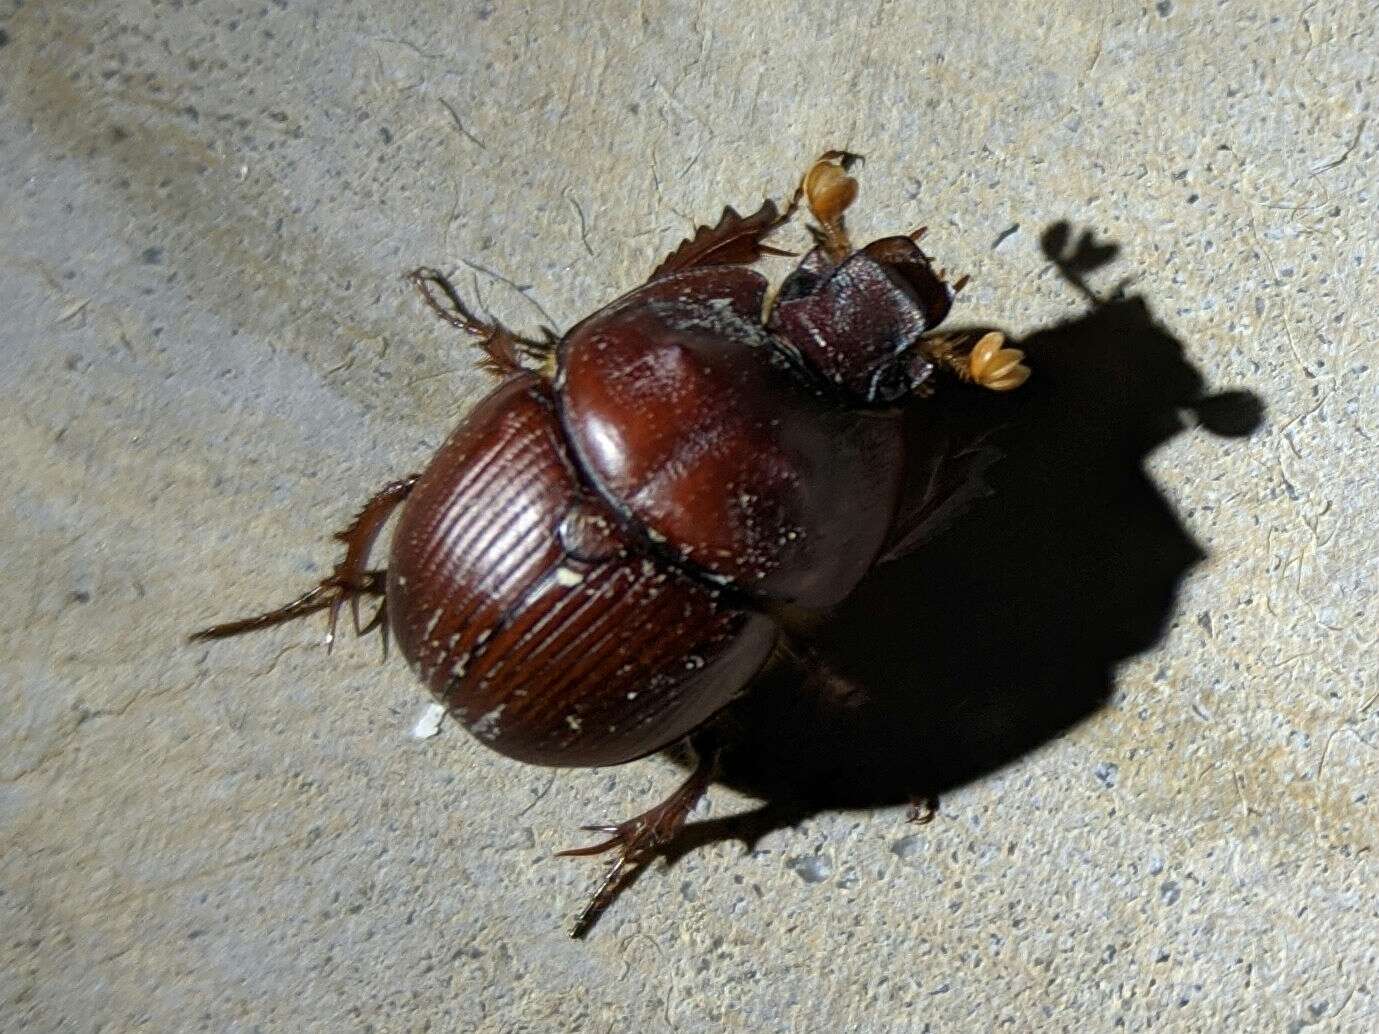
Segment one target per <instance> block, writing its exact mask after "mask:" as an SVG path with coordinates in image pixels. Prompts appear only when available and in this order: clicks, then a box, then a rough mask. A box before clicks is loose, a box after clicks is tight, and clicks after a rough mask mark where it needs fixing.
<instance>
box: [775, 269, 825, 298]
mask: <svg viewBox="0 0 1379 1034" xmlns="http://www.w3.org/2000/svg"><path fill="white" fill-rule="evenodd" d="M819 280H820V277H819V275H818V274H817V273H812V272H810V271H809V270H807V269H797V270H795V272H793V273H791V274H790V275H789V276H788V277H786V278H785V280H784V281H783V282H782V283H781V285H780V290H779V291H777V292H776V301H777V303H780V302H793V301H794V300H795V299H796V298H803V297H804V296H805V295H807V294H813V293H814V289H815V288H816V287H818V286H819Z"/></svg>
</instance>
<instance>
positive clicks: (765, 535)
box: [192, 151, 1029, 936]
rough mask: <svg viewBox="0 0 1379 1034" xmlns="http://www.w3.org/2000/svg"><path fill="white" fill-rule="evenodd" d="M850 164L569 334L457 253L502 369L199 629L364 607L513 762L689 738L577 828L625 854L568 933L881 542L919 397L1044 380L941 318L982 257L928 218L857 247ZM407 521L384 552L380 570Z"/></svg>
mask: <svg viewBox="0 0 1379 1034" xmlns="http://www.w3.org/2000/svg"><path fill="white" fill-rule="evenodd" d="M856 160H857V156H855V155H852V154H849V153H847V152H843V151H829V152H827V153H825V154H824V155H822V156H821V157H820V158H819V159H818V161H816V162H815V163H814V164H813V165H812V166H811V167H810V169H809V171H808V173H807V174H806V175H805V177H804V178H803V180H802V181H801V183H800V185H799V187H798V188H797V189H796V191H795V193H794V195H793V197H792V198H791V199H790V201H789V202H788V203H787V204H785V205H784V206H783V207H778V206H777V205H776V204H775V203H774V202H773V201H770V200H767V201H765V202H763V204H762V205H761V207H760V208H759V209H758V210H757V211H756V212H755V213H753V214H751V215H748V216H741V215H739V214H738V213H737V212H736V211H734V210H733V209H732V208H731V207H728V208H725V209H724V211H723V214H722V217H721V218H720V219H719V221H718V223H717V224H716V225H715V226H712V227H709V226H702V227H699V228H698V229H697V231H696V232H695V234H694V235H693V236H692V237H690V238H689V239H687V240H685V241H684V242H683V243H682V244H681V245H680V246H679V247H678V248H677V249H676V250H675V251H674V252H672V253H671V254H670V255H669V256H667V257H666V258H665V259H664V260H663V261H662V262H661V263H660V264H659V265H658V266H657V267H656V268H655V269H654V270H653V272H652V273H651V276H650V277H649V278H648V279H647V281H646V282H645V283H644V284H642V285H641V286H639V287H637V288H635V289H634V290H632V291H630V292H629V293H627V294H624V295H623V296H622V297H621V298H618V299H617V300H615V301H613V302H612V303H611V304H609V305H606V306H605V307H603V308H602V309H599V310H598V311H597V312H595V313H594V314H593V315H591V316H589V317H587V318H586V319H584V320H582V321H581V322H579V323H578V324H576V325H575V326H574V327H573V328H571V329H570V330H569V331H568V332H567V333H565V334H564V335H563V336H560V337H558V338H557V337H555V336H554V335H548V336H547V337H546V338H545V339H535V338H528V337H523V336H520V335H517V334H515V333H513V332H512V331H510V330H508V329H507V328H506V327H503V326H502V325H501V324H499V323H497V322H493V321H490V320H485V319H481V318H479V317H478V316H476V315H475V314H474V313H473V312H471V311H470V310H469V309H468V308H466V307H465V305H464V303H463V301H462V300H461V298H460V297H459V295H458V293H457V292H456V291H455V289H454V288H453V286H452V285H451V284H450V283H449V281H448V280H447V279H446V278H445V276H444V275H443V274H441V273H440V272H438V271H437V270H434V269H430V268H422V269H418V270H416V271H415V272H413V273H411V274H410V280H411V281H412V283H413V284H414V285H415V286H416V287H417V289H418V290H419V291H420V293H421V296H422V298H423V300H424V301H425V303H426V305H427V306H428V307H429V308H430V309H432V310H433V311H434V312H435V313H436V314H437V315H438V316H440V317H441V318H442V319H444V320H445V321H446V322H447V323H449V324H451V325H453V326H454V327H456V328H458V329H460V330H462V331H464V332H466V333H467V334H469V335H471V336H472V337H474V338H476V339H477V342H478V345H479V347H480V348H481V349H482V350H483V353H484V363H485V365H486V366H487V367H488V368H490V369H491V370H492V371H493V372H495V373H496V374H498V375H499V376H500V377H501V378H502V380H501V382H500V383H499V385H498V386H497V387H496V388H495V389H494V390H493V391H492V392H491V393H490V394H489V395H488V396H486V397H485V398H484V399H482V400H481V401H480V402H479V403H478V404H477V405H476V406H474V408H473V409H472V410H471V411H470V412H469V413H468V415H466V416H465V417H464V418H463V419H462V420H461V421H460V423H459V425H458V426H457V427H456V428H455V429H454V431H453V433H451V435H450V437H449V438H448V439H447V440H446V441H445V443H444V444H443V445H442V446H441V447H440V449H439V451H438V452H437V453H436V454H435V455H434V456H433V457H432V458H431V460H430V462H429V463H428V464H427V466H426V467H425V469H424V470H422V471H421V472H420V473H419V474H415V475H412V476H410V477H407V478H404V479H402V480H399V481H395V482H393V483H391V484H389V485H387V486H386V487H384V488H383V489H382V490H381V491H379V492H378V493H377V494H376V495H374V496H373V497H372V498H371V499H370V500H369V501H368V503H366V504H365V506H364V507H363V509H362V510H361V511H360V512H359V514H358V515H357V516H356V517H355V519H354V521H353V522H352V523H351V524H350V525H349V527H347V528H346V529H345V530H343V531H341V532H339V533H338V534H337V535H336V538H338V539H339V540H340V541H341V542H343V544H344V547H345V551H344V556H343V558H342V559H341V560H340V561H339V562H338V563H337V564H336V565H335V568H334V570H333V571H332V573H331V574H330V575H329V576H327V577H326V578H324V579H322V580H321V582H320V583H319V584H318V585H316V586H315V587H314V588H312V589H310V590H309V591H308V592H306V593H305V594H304V595H302V596H300V597H299V598H297V599H296V600H294V601H293V602H291V603H289V604H287V605H286V606H283V607H279V608H277V609H275V610H271V611H268V612H266V613H262V614H258V615H256V616H253V617H249V618H244V619H241V620H237V621H231V622H229V623H226V624H219V625H215V626H212V627H210V628H207V629H204V630H203V631H200V632H197V633H194V635H193V636H192V638H193V639H195V640H206V639H220V638H224V637H226V636H233V635H238V634H240V633H243V632H249V631H252V630H256V629H262V628H266V627H268V626H271V625H277V624H280V623H283V622H286V621H291V620H294V619H296V618H300V617H304V616H306V615H308V614H312V613H315V612H318V611H326V612H327V617H328V627H327V637H326V638H327V644H328V645H329V644H331V643H333V642H334V639H335V634H336V628H337V623H338V619H339V616H340V613H341V611H342V609H343V608H344V607H346V606H349V607H350V608H351V610H352V612H353V618H354V626H355V630H356V632H358V633H359V634H361V635H362V634H364V633H366V632H369V631H372V630H375V629H376V630H378V631H379V632H380V634H381V635H382V637H383V641H384V645H385V649H386V644H387V637H388V635H389V633H390V632H391V634H392V635H393V636H394V637H395V639H396V640H397V643H398V645H399V647H400V650H401V653H402V654H403V656H404V657H405V658H406V660H407V662H408V663H409V665H410V666H411V667H412V669H413V670H414V671H415V672H416V673H417V675H418V676H419V677H420V678H421V680H422V681H423V682H424V683H425V684H426V685H427V686H428V687H429V688H430V690H431V692H432V693H433V694H435V696H436V698H437V699H438V700H439V701H440V703H441V704H443V705H444V706H445V708H446V709H447V710H448V712H449V713H450V714H451V715H452V716H453V717H454V718H455V719H457V720H458V721H459V722H460V723H461V724H463V725H464V726H465V727H466V728H467V729H468V730H469V731H470V732H471V733H472V734H473V735H474V736H475V737H477V738H478V739H479V740H480V741H482V742H483V743H485V744H486V745H488V746H489V747H491V748H493V749H494V750H496V751H498V752H499V753H501V754H504V755H506V756H508V757H510V758H514V759H516V760H519V761H524V762H529V763H534V764H539V765H549V766H602V765H614V764H621V763H624V762H628V761H633V760H635V759H637V758H641V757H645V756H647V755H649V754H652V753H654V752H656V751H659V750H662V749H664V748H667V747H670V746H673V745H675V744H679V743H682V742H687V743H688V744H689V746H690V747H691V749H692V752H693V754H694V756H695V762H694V765H693V768H692V771H691V773H690V775H689V777H688V778H687V779H686V780H685V782H684V783H683V785H681V786H680V787H679V788H678V789H677V790H676V791H675V792H674V793H673V794H671V795H670V797H668V798H667V799H666V800H665V801H663V802H662V803H661V804H659V805H657V806H656V807H653V808H651V809H649V810H648V811H646V812H644V813H643V814H641V815H638V816H636V817H635V818H632V819H629V820H627V821H625V822H620V823H615V824H609V825H599V826H586V827H584V828H585V829H586V830H591V831H595V832H599V833H602V834H605V835H606V836H607V839H606V840H604V841H602V842H600V843H596V844H593V845H591V846H588V847H581V848H575V849H573V850H570V851H565V852H562V854H565V855H592V854H598V853H602V852H605V851H610V850H615V849H616V850H618V851H619V855H618V857H617V858H616V860H615V861H614V863H613V865H612V866H611V867H610V868H609V870H608V873H607V875H606V877H605V878H604V880H603V881H602V883H601V884H600V886H599V887H598V889H597V890H596V891H595V893H594V895H593V897H592V899H591V900H590V902H589V904H588V905H587V907H586V908H585V909H584V910H583V912H581V913H580V915H579V917H578V918H577V920H576V922H575V926H574V929H573V930H572V934H573V935H575V936H580V935H582V934H583V933H584V932H585V931H587V930H588V928H589V927H590V925H591V924H592V923H593V921H594V920H595V919H596V918H597V916H598V915H599V914H600V913H601V912H602V911H603V909H604V908H605V907H606V906H607V904H608V903H609V902H610V901H611V900H612V898H613V896H614V895H615V894H616V892H617V890H618V888H619V886H620V885H621V883H622V882H624V881H625V879H626V878H627V876H628V875H629V873H630V872H631V870H632V868H633V867H634V866H635V865H637V864H638V863H639V862H640V861H642V860H644V859H645V858H647V857H648V856H649V855H650V854H651V853H652V852H654V851H655V850H656V849H657V848H658V847H660V846H662V845H664V844H665V843H666V842H667V841H668V840H669V839H670V838H671V837H673V836H674V834H675V833H676V831H677V830H678V829H679V828H680V827H681V826H682V825H683V823H684V822H685V819H686V817H687V815H688V814H689V812H690V811H691V809H692V808H693V807H694V805H695V804H696V803H697V802H698V801H699V799H700V798H701V797H702V796H703V795H704V793H705V792H706V790H707V788H708V786H709V784H710V783H711V781H712V779H713V776H714V770H715V764H716V761H717V757H718V754H719V752H720V750H721V749H722V736H721V732H720V730H719V729H718V727H717V726H716V724H715V720H714V719H715V716H716V715H718V714H719V713H720V712H721V711H722V710H723V708H724V707H725V706H726V705H727V704H729V703H730V702H731V701H732V700H733V699H734V698H735V697H737V696H738V695H739V694H740V693H741V692H742V691H743V690H744V688H745V687H747V686H748V685H749V683H750V682H751V680H752V679H753V677H754V676H755V675H756V674H757V673H758V672H759V670H760V669H761V668H762V667H763V665H765V664H766V663H767V662H768V660H769V659H770V658H771V656H772V654H773V651H774V650H775V649H776V648H777V646H778V644H779V643H780V641H781V639H782V636H784V635H786V634H788V629H789V628H790V627H791V624H792V619H793V618H794V617H795V616H797V615H799V614H808V613H818V612H821V611H824V610H826V609H827V608H828V607H831V606H833V605H835V604H837V603H838V602H840V601H841V600H842V599H844V598H845V597H846V596H847V595H848V593H849V592H850V591H851V590H852V589H853V588H854V587H855V586H856V585H857V583H858V582H859V581H860V579H861V578H862V577H863V575H864V574H866V572H867V571H868V569H869V568H870V567H871V566H872V564H873V563H874V562H875V561H876V560H877V558H878V555H879V554H880V553H881V551H882V547H883V544H884V543H885V542H886V540H887V537H888V535H889V534H891V532H892V530H893V529H892V521H893V518H894V516H895V513H896V507H897V501H898V499H899V497H900V492H901V481H902V475H903V467H904V461H905V455H904V451H905V445H904V438H903V435H902V431H901V420H900V414H901V408H900V403H902V402H903V401H904V400H906V399H907V398H909V397H913V396H925V395H928V394H930V393H931V392H932V391H933V390H934V385H935V383H936V382H937V381H939V380H941V379H942V377H943V376H949V377H953V378H956V379H958V380H961V381H966V382H969V383H973V384H976V385H979V386H982V387H985V388H989V389H992V390H995V391H1008V390H1010V389H1012V388H1015V387H1018V386H1019V385H1020V384H1021V383H1023V381H1024V380H1025V379H1026V378H1027V377H1028V376H1029V370H1028V368H1027V367H1026V366H1025V365H1024V364H1023V362H1022V359H1023V353H1021V352H1020V351H1019V350H1018V349H1014V348H1009V347H1006V346H1005V343H1004V339H1003V337H1002V336H1001V335H1000V334H999V333H997V332H990V333H985V334H971V333H969V334H962V333H958V334H936V333H934V329H935V328H936V327H937V326H938V325H939V324H940V323H942V322H943V320H944V318H945V317H946V316H947V315H948V313H949V310H950V308H951V307H952V304H953V300H954V297H955V295H956V293H957V291H958V290H960V289H961V287H962V285H963V283H964V282H965V278H964V279H963V280H959V281H957V282H956V283H954V284H952V285H950V284H948V283H947V282H946V280H945V277H944V274H943V272H942V271H937V272H936V271H935V270H934V268H933V266H932V265H931V263H930V261H929V258H928V256H927V255H926V254H925V253H924V252H923V251H922V250H921V249H920V247H919V244H918V242H919V240H920V238H921V237H922V236H923V233H924V231H923V229H922V228H921V229H920V230H916V231H914V232H913V233H910V234H908V235H903V236H891V237H884V238H882V239H880V240H876V241H873V242H872V243H870V244H868V245H866V246H865V247H862V248H858V249H854V248H853V246H852V244H851V242H850V240H849V237H848V234H847V232H846V229H845V227H844V223H843V215H844V212H845V210H846V209H847V208H848V207H849V206H850V205H851V204H852V202H853V200H854V198H855V197H856V193H857V181H856V179H854V178H853V177H852V176H851V175H850V174H849V171H850V169H851V167H852V166H853V164H854V163H855V161H856ZM802 200H803V202H804V203H805V205H806V206H807V207H808V210H809V212H810V213H811V214H812V216H813V217H814V220H815V223H814V224H813V225H811V226H810V232H811V233H812V236H813V238H814V247H813V248H812V249H811V250H810V251H809V252H808V253H807V254H806V255H805V256H804V257H803V259H802V260H801V261H800V262H799V264H798V265H797V266H796V268H795V269H794V270H793V272H791V273H790V274H789V275H788V276H787V277H786V278H785V280H784V281H783V282H782V283H781V285H780V287H779V289H778V291H777V292H776V293H775V295H774V297H771V296H770V291H769V287H768V283H767V281H766V279H765V278H764V277H763V276H762V274H761V273H760V272H758V271H756V270H753V269H751V268H749V267H750V266H751V265H752V264H754V263H756V262H757V261H758V260H759V259H760V258H762V256H764V255H767V254H773V255H788V254H789V253H788V252H783V251H780V250H778V249H776V248H774V247H772V246H771V245H769V244H767V243H766V241H767V238H768V237H769V236H770V235H771V234H772V233H773V232H774V231H776V230H777V229H779V228H780V227H781V226H782V225H783V224H785V223H786V222H787V221H788V220H789V219H790V218H791V217H792V216H793V215H794V213H795V212H796V211H797V210H798V208H799V207H800V204H801V201H802ZM395 511H396V513H395ZM394 517H395V518H396V525H395V527H394V529H393V534H392V540H391V545H390V550H389V557H388V562H387V566H386V568H380V567H372V566H370V557H371V554H372V551H373V548H374V545H375V543H376V541H377V539H378V538H379V536H380V535H381V534H382V532H383V531H384V529H385V527H386V526H387V525H388V524H389V523H390V521H391V520H392V519H393V518H394ZM368 599H373V600H377V601H379V604H378V609H377V611H376V613H375V614H374V615H373V617H372V618H371V619H370V620H369V621H367V622H361V616H360V602H361V600H368Z"/></svg>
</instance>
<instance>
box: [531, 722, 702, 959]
mask: <svg viewBox="0 0 1379 1034" xmlns="http://www.w3.org/2000/svg"><path fill="white" fill-rule="evenodd" d="M690 745H691V749H692V750H693V751H694V752H695V754H696V756H697V758H698V761H697V763H696V765H695V768H694V771H693V772H691V773H690V776H689V778H688V779H686V780H685V781H684V783H682V784H681V785H680V787H679V789H677V790H676V791H675V792H674V793H672V794H671V795H670V796H669V797H667V798H666V799H665V800H664V801H662V802H661V803H660V804H658V805H656V807H654V808H651V809H649V810H648V811H644V812H642V814H640V815H638V816H636V817H635V818H631V819H628V820H627V821H626V822H619V823H609V824H606V825H596V826H583V827H581V828H582V829H585V830H588V831H589V832H591V833H608V834H611V835H610V836H609V838H608V839H607V840H604V841H602V842H601V843H597V844H591V845H589V846H588V847H575V848H571V849H570V850H568V851H560V852H558V854H557V855H556V857H558V858H569V857H577V856H584V855H595V854H602V853H603V852H605V851H611V850H614V849H615V848H620V849H621V853H620V854H619V855H618V858H617V860H616V861H615V862H614V863H613V864H612V866H611V867H609V869H608V872H607V874H606V875H605V876H604V878H603V882H602V883H600V884H599V886H598V889H597V890H595V891H594V896H593V897H592V898H591V899H590V901H589V904H588V905H586V906H585V907H584V911H582V912H580V914H579V915H578V916H577V917H576V918H575V923H574V926H573V927H571V929H570V936H571V937H583V936H584V935H585V934H586V933H588V932H589V929H590V928H591V927H592V926H593V925H594V923H595V922H597V921H598V918H599V916H600V915H602V914H603V911H604V909H606V908H607V907H608V906H609V905H610V904H611V903H612V901H613V899H614V898H615V897H617V895H618V891H619V890H621V889H622V887H623V885H624V884H625V883H626V882H627V880H628V879H629V878H630V877H631V876H632V874H633V873H634V872H635V871H636V870H637V868H638V867H639V866H640V865H642V864H643V863H644V862H646V861H648V860H650V858H651V856H652V855H653V854H654V853H655V852H656V851H657V850H658V849H659V848H661V847H664V846H665V845H666V844H667V843H669V842H670V841H671V840H672V839H673V838H674V836H675V834H676V833H678V832H679V831H680V829H681V827H682V826H684V824H685V819H686V818H687V817H688V816H689V813H690V812H691V811H693V810H694V806H695V805H696V804H698V803H699V800H700V798H702V797H703V796H704V793H705V791H707V790H708V788H709V784H710V783H711V782H713V775H714V771H715V770H716V769H717V767H718V757H719V754H720V753H721V750H722V748H721V747H720V746H719V744H718V743H717V742H716V741H712V742H711V741H709V740H708V739H707V738H705V737H700V738H699V742H695V741H694V740H693V739H692V740H691V741H690Z"/></svg>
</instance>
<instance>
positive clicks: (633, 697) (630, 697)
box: [627, 690, 637, 700]
mask: <svg viewBox="0 0 1379 1034" xmlns="http://www.w3.org/2000/svg"><path fill="white" fill-rule="evenodd" d="M627 699H628V700H636V699H637V693H636V690H633V691H632V692H630V693H628V694H627Z"/></svg>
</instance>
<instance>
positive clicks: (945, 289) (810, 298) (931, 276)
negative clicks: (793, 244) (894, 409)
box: [768, 237, 954, 405]
mask: <svg viewBox="0 0 1379 1034" xmlns="http://www.w3.org/2000/svg"><path fill="white" fill-rule="evenodd" d="M953 294H954V290H953V288H952V287H950V286H949V285H948V284H947V283H945V282H944V280H943V278H942V277H940V276H939V275H938V274H937V273H936V272H935V271H934V268H933V266H932V265H930V263H929V259H928V257H927V256H926V255H925V254H924V252H922V251H920V249H919V245H918V244H916V243H915V242H914V240H912V239H911V238H909V237H883V238H882V239H881V240H877V241H873V242H872V243H871V244H868V245H867V246H866V247H865V248H863V249H862V250H860V251H857V252H854V253H853V254H851V255H849V256H848V257H847V258H845V259H843V260H842V261H841V262H839V263H837V264H834V262H833V260H832V259H831V258H830V257H829V255H828V249H827V248H826V247H823V246H821V247H818V248H815V249H814V250H813V251H811V252H810V253H809V254H808V255H806V256H805V257H804V260H803V261H801V262H800V264H799V266H798V267H797V268H796V269H795V271H794V272H793V273H791V274H790V276H789V277H787V278H786V280H785V282H784V283H783V284H782V285H781V289H780V292H779V294H778V295H777V296H776V302H775V305H774V306H773V308H772V310H771V315H770V318H769V322H768V326H769V327H770V329H771V330H772V331H773V332H774V333H775V334H777V335H779V336H780V337H781V338H783V339H784V340H785V341H786V342H787V343H788V344H789V345H790V346H791V347H792V348H794V349H795V350H796V351H797V352H798V353H799V354H800V356H801V358H802V359H803V360H804V362H805V363H806V364H807V365H808V366H809V367H810V369H811V370H812V371H813V372H815V373H817V374H818V375H820V376H821V377H822V378H823V379H824V380H826V381H828V382H829V383H830V384H832V385H833V386H834V387H835V388H838V389H841V391H842V392H843V393H844V394H846V395H847V396H848V397H849V398H850V399H852V400H854V401H858V402H861V403H864V404H867V405H888V404H890V403H893V402H895V401H896V400H898V399H899V398H901V397H902V396H904V395H906V394H908V393H910V392H911V391H913V390H914V389H915V388H916V387H917V386H918V385H919V384H921V383H922V382H923V381H925V380H927V379H928V377H929V375H930V374H931V373H932V372H933V367H932V365H931V364H930V363H929V361H928V360H927V359H925V358H924V356H923V355H921V354H920V352H919V350H918V349H916V347H915V346H916V344H917V343H918V341H919V339H920V336H921V335H923V334H924V333H926V332H927V331H929V330H932V329H933V328H934V327H936V326H938V325H939V324H940V323H942V322H943V320H944V318H945V317H946V316H947V315H948V311H949V309H951V308H952V305H953Z"/></svg>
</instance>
